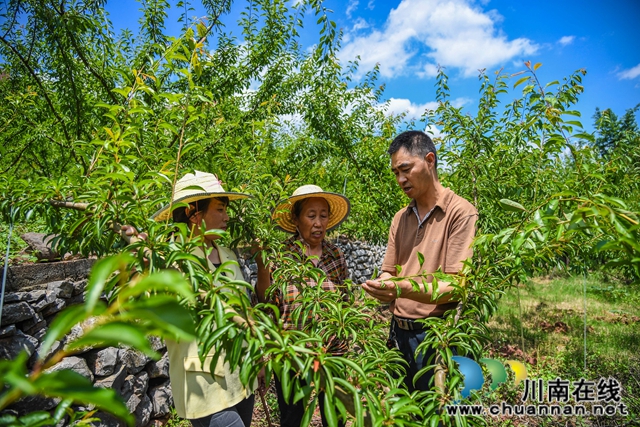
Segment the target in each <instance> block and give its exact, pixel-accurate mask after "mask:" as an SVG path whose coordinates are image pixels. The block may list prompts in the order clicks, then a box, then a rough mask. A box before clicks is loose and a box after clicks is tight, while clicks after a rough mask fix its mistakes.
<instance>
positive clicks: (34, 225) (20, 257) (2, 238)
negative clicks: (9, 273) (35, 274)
mask: <svg viewBox="0 0 640 427" xmlns="http://www.w3.org/2000/svg"><path fill="white" fill-rule="evenodd" d="M44 230H45V225H44V223H43V222H41V221H32V222H31V223H29V224H22V223H19V224H15V225H14V227H13V230H12V231H11V245H10V247H9V263H10V264H21V263H25V262H35V261H37V258H36V257H35V256H32V255H30V254H27V253H25V250H26V249H27V247H28V246H27V244H26V243H25V242H24V240H22V239H21V238H20V235H21V234H24V233H27V232H30V231H31V232H36V233H43V232H45V231H44ZM8 238H9V224H7V223H5V222H1V221H0V254H1V255H2V267H4V261H5V256H6V254H7V242H8Z"/></svg>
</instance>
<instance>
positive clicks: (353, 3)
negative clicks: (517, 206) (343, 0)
mask: <svg viewBox="0 0 640 427" xmlns="http://www.w3.org/2000/svg"><path fill="white" fill-rule="evenodd" d="M358 3H359V1H358V0H349V4H347V11H346V12H345V13H346V15H347V18H349V19H351V14H352V13H353V11H354V10H356V9H357V8H358Z"/></svg>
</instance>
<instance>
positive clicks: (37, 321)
mask: <svg viewBox="0 0 640 427" xmlns="http://www.w3.org/2000/svg"><path fill="white" fill-rule="evenodd" d="M92 263H93V261H92V260H78V261H71V262H60V263H48V264H33V265H28V266H19V267H10V270H9V271H8V277H9V280H8V283H7V290H9V289H10V290H11V292H9V291H7V293H6V295H5V298H4V307H3V310H2V320H1V323H0V359H13V358H15V357H16V356H17V355H18V353H19V352H20V351H22V350H25V351H26V352H27V354H28V355H29V357H30V358H29V362H28V365H29V368H31V367H32V366H33V364H34V363H35V361H36V359H37V357H38V355H39V354H40V349H41V345H42V339H43V337H44V335H45V333H46V331H47V328H48V326H49V325H50V323H51V321H52V320H53V319H54V318H55V316H56V315H57V314H58V313H59V312H60V311H62V310H63V309H64V308H66V307H69V306H71V305H74V304H80V303H82V302H84V289H85V287H86V283H87V279H86V278H87V277H88V273H89V269H90V267H91V265H92ZM0 274H1V273H0ZM65 275H66V276H68V279H63V280H53V281H48V280H49V279H51V278H59V277H61V276H65ZM81 333H82V329H81V327H80V326H74V327H73V329H72V330H71V333H70V334H69V335H67V336H66V337H64V338H63V339H62V340H61V341H57V342H56V343H55V344H54V346H53V348H52V349H51V350H50V352H49V354H51V353H52V352H54V351H56V350H58V349H60V348H62V347H63V346H64V345H65V343H66V342H69V341H71V340H73V339H75V338H77V337H78V336H79V335H80V334H81ZM150 341H151V346H152V348H153V349H154V350H156V351H158V352H159V353H160V354H162V358H161V359H160V360H158V361H153V360H151V359H149V357H147V356H146V355H144V354H143V353H140V352H138V351H136V350H131V349H126V348H114V347H109V348H105V349H102V350H91V351H87V352H85V353H82V354H76V355H74V356H70V357H66V358H64V359H63V360H62V361H60V362H59V363H58V364H56V365H55V366H53V367H52V368H51V369H52V370H59V369H67V368H68V369H71V370H73V371H75V372H77V373H79V374H80V375H82V376H84V377H86V378H88V379H89V380H91V381H92V382H93V383H94V384H95V385H96V386H98V387H105V388H112V389H115V390H117V391H119V393H120V394H121V395H122V397H123V398H124V400H125V402H126V404H127V407H128V408H129V410H130V411H131V413H132V414H134V415H135V417H136V425H138V426H146V425H148V424H149V423H150V421H151V420H153V419H157V418H163V417H166V416H167V415H169V412H170V409H171V406H172V405H173V400H172V397H171V387H170V385H169V361H168V356H167V354H166V347H165V345H164V343H163V342H162V340H160V339H158V338H151V339H150ZM59 402H60V401H59V399H52V398H44V397H37V396H32V397H28V398H25V399H23V400H21V401H19V402H17V403H15V404H13V405H12V406H11V407H10V408H9V409H8V411H10V412H12V413H14V414H15V415H22V414H25V413H28V412H31V411H35V410H51V409H53V408H54V407H55V406H56V405H57V404H58V403H59ZM75 409H77V410H85V409H93V408H82V407H77V406H76V407H75ZM96 416H97V417H99V418H101V420H102V421H101V422H100V423H97V422H96V423H94V425H96V426H120V425H124V424H123V423H121V422H120V421H119V420H117V419H115V418H113V417H111V416H110V415H108V414H103V413H98V414H97V415H96Z"/></svg>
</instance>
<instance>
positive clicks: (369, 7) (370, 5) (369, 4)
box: [367, 0, 376, 10]
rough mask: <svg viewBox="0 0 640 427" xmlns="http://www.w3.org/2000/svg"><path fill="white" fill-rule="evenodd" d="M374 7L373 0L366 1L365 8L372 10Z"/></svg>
mask: <svg viewBox="0 0 640 427" xmlns="http://www.w3.org/2000/svg"><path fill="white" fill-rule="evenodd" d="M374 7H376V5H375V4H374V0H369V3H367V9H369V10H373V8H374Z"/></svg>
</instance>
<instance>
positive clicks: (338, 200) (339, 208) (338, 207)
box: [271, 185, 351, 233]
mask: <svg viewBox="0 0 640 427" xmlns="http://www.w3.org/2000/svg"><path fill="white" fill-rule="evenodd" d="M312 197H320V198H323V199H325V200H326V201H327V203H328V204H329V223H328V224H327V231H331V230H333V229H334V228H336V227H337V226H339V225H340V224H341V223H342V221H344V220H345V219H347V217H348V216H349V212H350V210H351V203H350V202H349V199H347V198H346V197H345V196H343V195H342V194H338V193H331V192H329V191H323V190H322V188H320V187H318V186H317V185H303V186H301V187H298V188H296V190H295V191H294V192H293V194H292V195H291V197H289V198H288V199H286V200H283V201H281V202H280V203H278V206H276V208H275V209H274V210H273V214H272V215H271V217H272V218H273V220H274V221H275V222H276V223H277V224H278V227H280V228H281V229H282V230H284V231H288V232H289V233H295V232H296V225H295V224H294V222H293V217H292V215H291V209H292V208H293V205H294V203H295V202H297V201H299V200H304V199H310V198H312Z"/></svg>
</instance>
